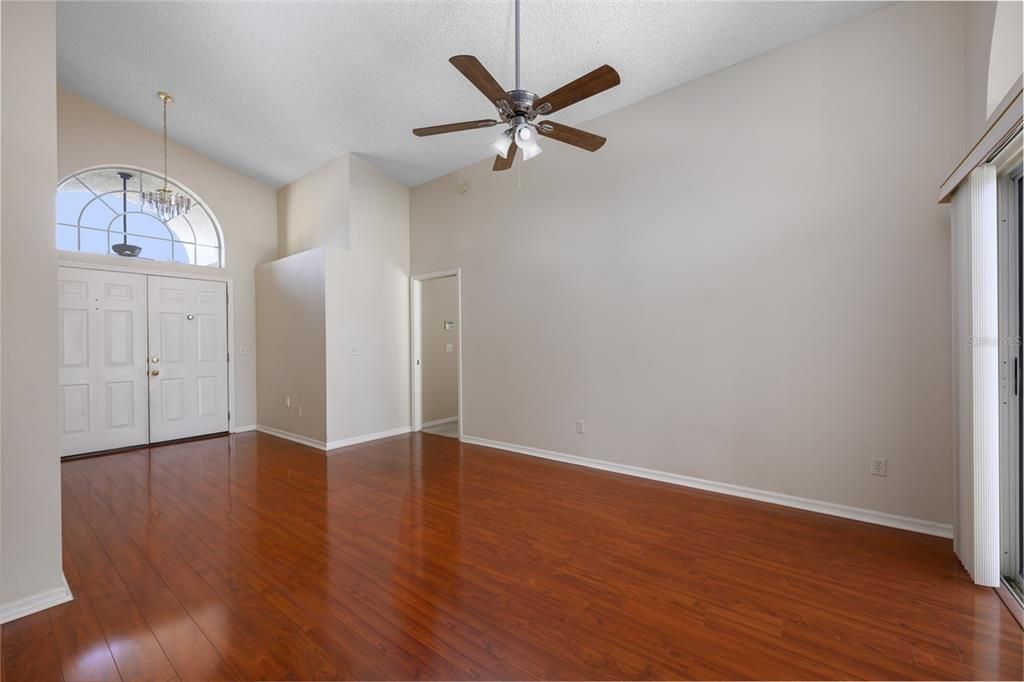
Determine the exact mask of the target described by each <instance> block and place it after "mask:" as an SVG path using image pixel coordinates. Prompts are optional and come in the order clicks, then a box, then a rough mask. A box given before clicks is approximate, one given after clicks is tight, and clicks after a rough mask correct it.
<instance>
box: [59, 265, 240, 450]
mask: <svg viewBox="0 0 1024 682" xmlns="http://www.w3.org/2000/svg"><path fill="white" fill-rule="evenodd" d="M58 296H59V300H58V311H59V312H58V362H59V382H60V404H59V410H60V427H61V445H60V450H61V455H62V456H65V455H77V454H81V453H86V452H98V451H101V450H111V449H114V448H122V447H130V446H133V445H144V444H146V443H159V442H162V441H167V440H174V439H177V438H188V437H191V436H200V435H205V434H210V433H220V432H223V431H227V430H228V355H227V286H226V284H225V283H224V282H208V281H204V280H195V279H183V278H177V277H160V276H155V275H140V274H129V273H120V272H107V271H103V270H90V269H85V268H72V267H61V268H60V276H59V284H58Z"/></svg>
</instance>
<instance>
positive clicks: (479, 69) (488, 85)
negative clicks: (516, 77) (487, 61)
mask: <svg viewBox="0 0 1024 682" xmlns="http://www.w3.org/2000/svg"><path fill="white" fill-rule="evenodd" d="M448 61H450V62H451V63H452V66H454V67H455V68H456V69H458V70H459V71H460V72H461V73H462V75H463V76H465V77H466V78H468V79H469V82H470V83H472V84H473V85H475V86H476V89H477V90H479V91H480V92H482V93H484V97H486V98H487V99H488V100H490V102H491V104H496V103H497V102H498V101H500V100H503V99H507V97H506V95H505V91H504V90H503V89H502V87H501V86H500V85H498V81H496V80H494V76H492V75H491V74H490V72H489V71H488V70H487V69H485V68H484V65H483V64H481V63H480V60H479V59H477V58H476V57H474V56H473V55H469V54H460V55H456V56H454V57H452V58H451V59H449V60H448Z"/></svg>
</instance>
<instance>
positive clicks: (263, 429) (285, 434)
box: [256, 424, 327, 450]
mask: <svg viewBox="0 0 1024 682" xmlns="http://www.w3.org/2000/svg"><path fill="white" fill-rule="evenodd" d="M256 430H257V431H259V432H260V433H266V434H269V435H271V436H277V437H278V438H284V439H285V440H290V441H292V442H293V443H299V444H301V445H306V446H308V447H311V448H315V449H317V450H326V449H327V443H325V442H323V441H322V440H316V439H315V438H308V437H306V436H300V435H299V434H297V433H292V432H290V431H282V430H281V429H275V428H273V427H271V426H264V425H263V424H257V425H256Z"/></svg>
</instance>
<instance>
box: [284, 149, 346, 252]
mask: <svg viewBox="0 0 1024 682" xmlns="http://www.w3.org/2000/svg"><path fill="white" fill-rule="evenodd" d="M277 211H278V221H277V223H278V251H279V253H278V255H280V256H282V257H284V256H289V255H291V254H293V253H299V252H301V251H305V250H307V249H312V248H316V247H319V246H332V247H337V248H341V249H347V248H349V224H348V222H349V156H348V155H347V154H346V155H345V156H342V157H340V158H337V159H335V160H334V161H331V162H330V163H327V164H324V165H323V166H321V167H320V168H318V169H316V170H315V171H313V172H311V173H309V174H308V175H304V176H303V177H301V178H299V179H298V180H296V181H295V182H293V183H291V184H290V185H285V186H284V187H282V188H280V189H279V190H277Z"/></svg>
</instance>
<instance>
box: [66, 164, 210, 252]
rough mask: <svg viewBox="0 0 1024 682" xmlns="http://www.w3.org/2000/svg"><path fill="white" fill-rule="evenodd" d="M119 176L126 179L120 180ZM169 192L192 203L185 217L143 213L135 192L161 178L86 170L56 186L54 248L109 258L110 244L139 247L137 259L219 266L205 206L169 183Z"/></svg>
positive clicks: (156, 185) (118, 169) (131, 171)
mask: <svg viewBox="0 0 1024 682" xmlns="http://www.w3.org/2000/svg"><path fill="white" fill-rule="evenodd" d="M121 174H127V175H130V177H129V178H128V179H127V188H126V187H125V184H124V183H125V180H124V179H123V178H122V177H121ZM167 184H168V185H169V186H170V188H171V189H173V190H174V191H175V192H181V193H183V194H185V195H187V196H189V197H191V198H192V208H191V209H190V210H189V212H188V213H186V214H184V215H180V216H178V217H176V218H173V219H171V220H168V221H166V222H165V221H163V220H160V218H158V217H157V216H155V215H154V214H152V213H150V212H147V211H145V210H143V208H142V203H141V196H140V193H141V192H143V191H149V190H155V189H160V188H161V187H163V177H162V176H160V175H157V174H156V173H151V172H150V171H147V170H142V169H140V168H130V167H125V166H105V167H101V168H88V169H86V170H83V171H79V172H78V173H75V174H74V175H70V176H68V177H67V178H65V179H64V180H63V181H62V182H61V183H60V184H59V185H58V186H57V248H58V249H60V250H61V251H79V252H81V253H100V254H108V255H113V254H114V252H113V251H112V250H111V248H112V247H113V246H114V245H115V244H120V243H122V242H127V243H129V244H134V245H136V246H139V247H141V248H142V251H141V252H140V253H139V255H138V258H142V259H147V260H155V261H170V262H172V263H188V264H190V265H207V266H212V267H224V248H223V246H224V245H223V241H222V239H221V231H220V225H218V224H217V219H216V218H215V217H214V216H213V213H212V212H211V211H210V209H209V208H207V207H206V204H204V203H203V202H202V200H201V199H200V198H199V197H197V196H196V195H195V194H193V193H192V192H190V191H189V190H188V189H186V188H185V187H183V186H182V185H181V184H179V183H177V182H174V181H173V180H171V179H170V178H168V180H167Z"/></svg>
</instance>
